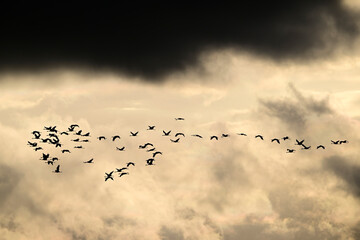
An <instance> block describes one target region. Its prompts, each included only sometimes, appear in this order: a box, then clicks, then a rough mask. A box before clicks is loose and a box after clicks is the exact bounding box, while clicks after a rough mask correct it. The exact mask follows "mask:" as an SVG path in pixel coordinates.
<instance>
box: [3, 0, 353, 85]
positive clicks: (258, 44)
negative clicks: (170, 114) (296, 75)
mask: <svg viewBox="0 0 360 240" xmlns="http://www.w3.org/2000/svg"><path fill="white" fill-rule="evenodd" d="M0 18H1V19H0V20H1V29H2V30H1V31H2V34H1V35H2V37H1V39H0V52H1V55H0V69H1V70H2V71H13V70H17V71H18V70H32V71H34V70H44V69H45V70H46V69H49V68H58V67H86V68H90V69H93V70H100V69H101V70H109V71H115V72H122V73H125V74H129V75H131V76H140V77H145V78H147V79H149V80H159V79H161V78H162V77H165V76H167V75H168V74H170V73H173V72H178V71H183V70H185V69H187V68H188V67H189V66H191V67H193V66H196V65H197V64H198V63H199V55H200V54H201V53H203V52H204V51H207V50H216V49H224V48H234V49H238V50H240V51H246V52H251V53H253V54H256V55H260V56H263V57H269V58H272V59H275V60H288V59H304V58H305V59H309V58H313V57H314V56H315V55H316V56H321V55H322V54H325V53H328V52H329V51H331V49H333V48H334V47H335V46H336V45H337V44H338V43H340V42H343V41H346V42H347V43H348V41H351V40H353V39H354V38H355V36H357V34H358V28H357V23H356V22H357V16H356V13H354V12H353V11H351V10H349V9H347V8H346V7H345V6H344V5H343V3H342V2H341V1H340V0H315V1H314V0H294V1H284V0H274V1H261V2H259V1H241V3H240V2H239V4H237V5H225V4H211V3H209V2H207V3H206V5H205V4H195V3H192V4H188V5H186V4H182V5H181V6H180V5H176V4H175V3H174V4H167V5H164V4H157V3H146V4H143V3H142V4H140V3H138V2H137V3H131V4H130V3H126V4H122V5H120V6H118V7H115V6H98V5H93V6H89V5H87V6H81V7H77V6H74V5H61V4H55V3H52V4H51V3H50V4H48V5H47V9H41V10H40V8H39V6H34V5H27V4H25V3H23V4H18V3H17V5H16V6H14V7H13V8H10V9H6V10H3V12H2V16H1V17H0ZM319 52H320V53H322V54H320V55H319Z"/></svg>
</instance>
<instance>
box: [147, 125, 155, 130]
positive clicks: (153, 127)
mask: <svg viewBox="0 0 360 240" xmlns="http://www.w3.org/2000/svg"><path fill="white" fill-rule="evenodd" d="M148 127H149V128H148V129H147V130H155V126H148Z"/></svg>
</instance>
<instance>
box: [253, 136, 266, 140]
mask: <svg viewBox="0 0 360 240" xmlns="http://www.w3.org/2000/svg"><path fill="white" fill-rule="evenodd" d="M255 138H260V139H261V140H264V137H263V136H261V135H256V136H255Z"/></svg>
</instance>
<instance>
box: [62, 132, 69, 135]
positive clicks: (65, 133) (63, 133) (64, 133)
mask: <svg viewBox="0 0 360 240" xmlns="http://www.w3.org/2000/svg"><path fill="white" fill-rule="evenodd" d="M60 135H69V133H67V132H61V133H60Z"/></svg>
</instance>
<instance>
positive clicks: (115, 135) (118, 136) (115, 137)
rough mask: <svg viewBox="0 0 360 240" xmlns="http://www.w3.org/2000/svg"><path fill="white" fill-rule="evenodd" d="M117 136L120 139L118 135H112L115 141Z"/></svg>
mask: <svg viewBox="0 0 360 240" xmlns="http://www.w3.org/2000/svg"><path fill="white" fill-rule="evenodd" d="M117 138H118V139H120V136H119V135H115V136H112V140H113V141H115V140H116V139H117Z"/></svg>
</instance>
